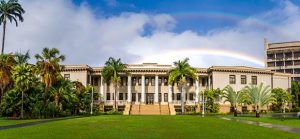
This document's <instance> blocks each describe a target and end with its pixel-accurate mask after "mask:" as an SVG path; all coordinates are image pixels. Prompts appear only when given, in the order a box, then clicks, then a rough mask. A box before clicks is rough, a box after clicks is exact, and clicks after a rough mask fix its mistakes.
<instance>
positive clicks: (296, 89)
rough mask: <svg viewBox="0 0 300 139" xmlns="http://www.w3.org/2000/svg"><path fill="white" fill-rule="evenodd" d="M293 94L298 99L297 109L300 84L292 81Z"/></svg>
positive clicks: (297, 100)
mask: <svg viewBox="0 0 300 139" xmlns="http://www.w3.org/2000/svg"><path fill="white" fill-rule="evenodd" d="M291 91H292V94H293V95H294V96H295V98H296V107H299V94H300V84H299V82H297V81H292V88H291Z"/></svg>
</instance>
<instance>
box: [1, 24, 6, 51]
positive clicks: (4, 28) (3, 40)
mask: <svg viewBox="0 0 300 139" xmlns="http://www.w3.org/2000/svg"><path fill="white" fill-rule="evenodd" d="M5 32H6V21H4V22H3V36H2V51H1V54H2V55H3V54H4V42H5Z"/></svg>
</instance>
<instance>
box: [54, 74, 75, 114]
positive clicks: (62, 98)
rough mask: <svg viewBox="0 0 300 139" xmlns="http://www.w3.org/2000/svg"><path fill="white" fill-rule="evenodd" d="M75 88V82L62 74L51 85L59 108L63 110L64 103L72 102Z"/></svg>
mask: <svg viewBox="0 0 300 139" xmlns="http://www.w3.org/2000/svg"><path fill="white" fill-rule="evenodd" d="M73 88H74V84H73V83H72V82H71V81H70V80H66V79H64V78H63V77H61V76H59V77H58V80H57V82H56V83H55V84H54V85H53V86H52V87H50V92H51V94H52V98H53V100H54V102H55V105H56V107H57V108H59V109H60V110H62V109H63V108H62V107H63V105H62V103H64V104H68V103H72V97H74V96H75V93H74V92H75V90H73Z"/></svg>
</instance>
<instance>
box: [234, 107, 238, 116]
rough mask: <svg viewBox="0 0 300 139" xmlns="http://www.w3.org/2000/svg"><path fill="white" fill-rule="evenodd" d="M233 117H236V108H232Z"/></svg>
mask: <svg viewBox="0 0 300 139" xmlns="http://www.w3.org/2000/svg"><path fill="white" fill-rule="evenodd" d="M233 109H234V110H233V115H234V117H237V108H236V106H234V107H233Z"/></svg>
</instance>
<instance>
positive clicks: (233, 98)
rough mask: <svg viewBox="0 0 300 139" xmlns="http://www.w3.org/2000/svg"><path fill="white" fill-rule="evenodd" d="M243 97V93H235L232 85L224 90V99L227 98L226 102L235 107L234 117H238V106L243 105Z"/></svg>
mask: <svg viewBox="0 0 300 139" xmlns="http://www.w3.org/2000/svg"><path fill="white" fill-rule="evenodd" d="M242 95H243V93H242V92H241V91H238V92H236V91H234V90H233V88H232V87H231V86H230V85H228V86H226V87H225V88H224V89H223V94H222V97H223V98H225V101H224V102H229V103H230V105H231V107H233V112H234V116H237V105H238V104H240V103H242V98H243V97H242Z"/></svg>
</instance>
